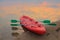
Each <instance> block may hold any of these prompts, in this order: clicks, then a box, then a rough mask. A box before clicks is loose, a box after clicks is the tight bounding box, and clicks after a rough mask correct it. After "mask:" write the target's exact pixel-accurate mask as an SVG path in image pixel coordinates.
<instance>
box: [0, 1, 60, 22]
mask: <svg viewBox="0 0 60 40" xmlns="http://www.w3.org/2000/svg"><path fill="white" fill-rule="evenodd" d="M8 15H16V17H17V18H19V17H20V16H21V15H28V16H32V17H33V18H36V19H42V20H44V19H50V20H52V21H54V20H57V19H59V18H60V17H59V16H60V0H0V17H3V18H4V17H6V16H7V17H9V16H8ZM51 16H52V17H51Z"/></svg>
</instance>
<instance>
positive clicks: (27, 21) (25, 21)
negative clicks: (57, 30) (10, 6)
mask: <svg viewBox="0 0 60 40" xmlns="http://www.w3.org/2000/svg"><path fill="white" fill-rule="evenodd" d="M20 24H21V26H22V27H23V29H24V31H27V30H28V31H30V32H33V33H36V34H40V35H43V34H45V33H46V28H45V27H44V25H43V24H41V23H40V22H37V21H35V20H34V19H32V18H30V17H28V16H22V17H21V18H20Z"/></svg>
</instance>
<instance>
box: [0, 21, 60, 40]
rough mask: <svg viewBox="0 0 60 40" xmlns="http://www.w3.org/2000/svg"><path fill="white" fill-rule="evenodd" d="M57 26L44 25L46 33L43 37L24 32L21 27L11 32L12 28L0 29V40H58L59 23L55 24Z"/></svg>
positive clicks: (59, 32) (59, 39)
mask: <svg viewBox="0 0 60 40" xmlns="http://www.w3.org/2000/svg"><path fill="white" fill-rule="evenodd" d="M55 23H56V24H57V26H49V25H45V27H46V29H47V33H46V34H45V35H42V36H41V35H37V34H34V33H31V32H29V31H27V32H24V30H23V29H22V27H17V28H18V29H17V28H15V29H16V30H15V29H14V30H12V27H10V28H8V27H5V28H4V30H2V29H3V28H0V29H1V30H0V31H1V32H0V40H60V31H56V29H58V28H59V27H60V21H57V22H55Z"/></svg>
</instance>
